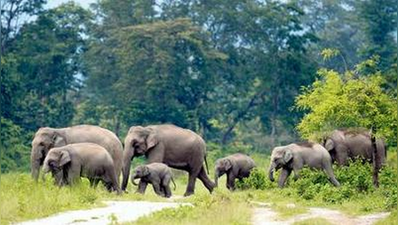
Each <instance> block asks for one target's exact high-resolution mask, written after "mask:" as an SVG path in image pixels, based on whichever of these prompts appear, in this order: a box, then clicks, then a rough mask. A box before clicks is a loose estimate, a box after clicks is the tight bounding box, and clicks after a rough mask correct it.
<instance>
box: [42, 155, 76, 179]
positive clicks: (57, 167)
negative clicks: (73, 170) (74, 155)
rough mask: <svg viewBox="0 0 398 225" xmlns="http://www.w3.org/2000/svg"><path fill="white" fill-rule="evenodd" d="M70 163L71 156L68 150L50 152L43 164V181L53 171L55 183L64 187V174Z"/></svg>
mask: <svg viewBox="0 0 398 225" xmlns="http://www.w3.org/2000/svg"><path fill="white" fill-rule="evenodd" d="M70 161H71V158H70V154H69V152H68V151H67V150H66V149H60V148H53V149H52V150H51V151H49V152H48V154H47V156H46V158H45V160H44V163H43V179H44V175H45V174H46V173H48V172H50V171H51V172H52V174H53V176H54V178H55V183H56V184H58V185H59V186H62V185H63V184H64V182H65V180H64V173H65V172H66V171H65V168H64V167H65V165H67V164H68V163H69V162H70Z"/></svg>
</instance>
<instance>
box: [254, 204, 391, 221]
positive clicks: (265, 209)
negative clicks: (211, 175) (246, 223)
mask: <svg viewBox="0 0 398 225" xmlns="http://www.w3.org/2000/svg"><path fill="white" fill-rule="evenodd" d="M257 205H259V204H257ZM289 205H292V204H289ZM259 206H261V207H257V208H254V212H253V217H252V224H253V225H289V224H293V223H295V222H299V221H303V220H307V219H311V218H323V219H326V220H327V221H329V222H330V223H331V224H336V225H343V224H344V225H371V224H374V223H375V222H376V221H378V220H380V219H383V218H386V217H387V216H388V215H389V214H390V213H376V214H369V215H365V216H347V215H345V214H343V213H342V212H340V211H338V210H332V209H326V208H316V207H311V208H309V212H308V213H304V214H300V215H296V216H294V217H292V218H289V219H286V220H283V219H280V218H279V217H278V213H277V212H275V211H273V210H272V209H271V208H270V207H269V206H270V204H269V203H262V204H261V205H259Z"/></svg>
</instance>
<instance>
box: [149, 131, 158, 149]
mask: <svg viewBox="0 0 398 225" xmlns="http://www.w3.org/2000/svg"><path fill="white" fill-rule="evenodd" d="M158 143H159V140H158V138H157V135H156V132H155V131H154V130H152V129H150V131H149V134H148V137H147V138H146V145H147V150H149V149H151V148H153V147H155V146H156V145H157V144H158Z"/></svg>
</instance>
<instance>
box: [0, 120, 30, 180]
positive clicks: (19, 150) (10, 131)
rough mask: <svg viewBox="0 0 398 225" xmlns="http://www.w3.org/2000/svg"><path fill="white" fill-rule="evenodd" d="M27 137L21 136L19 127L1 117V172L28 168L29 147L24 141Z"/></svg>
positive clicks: (28, 137)
mask: <svg viewBox="0 0 398 225" xmlns="http://www.w3.org/2000/svg"><path fill="white" fill-rule="evenodd" d="M29 139H30V136H27V137H24V136H23V133H22V129H21V127H19V126H18V125H15V124H14V123H13V122H12V121H11V120H8V119H6V118H3V117H1V145H0V151H1V153H2V156H1V170H0V171H1V173H7V172H10V171H27V170H28V168H29V162H30V154H29V150H30V149H29V148H28V147H27V146H26V145H24V143H26V142H27V140H29Z"/></svg>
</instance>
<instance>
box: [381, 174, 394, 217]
mask: <svg viewBox="0 0 398 225" xmlns="http://www.w3.org/2000/svg"><path fill="white" fill-rule="evenodd" d="M397 177H398V176H397V170H396V169H395V168H392V167H390V166H385V167H383V168H382V170H381V172H380V177H379V181H380V188H379V189H380V191H381V193H382V194H383V196H384V197H385V201H384V205H385V208H386V209H388V210H390V209H397V195H398V194H397V192H398V191H397V189H398V187H397Z"/></svg>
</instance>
